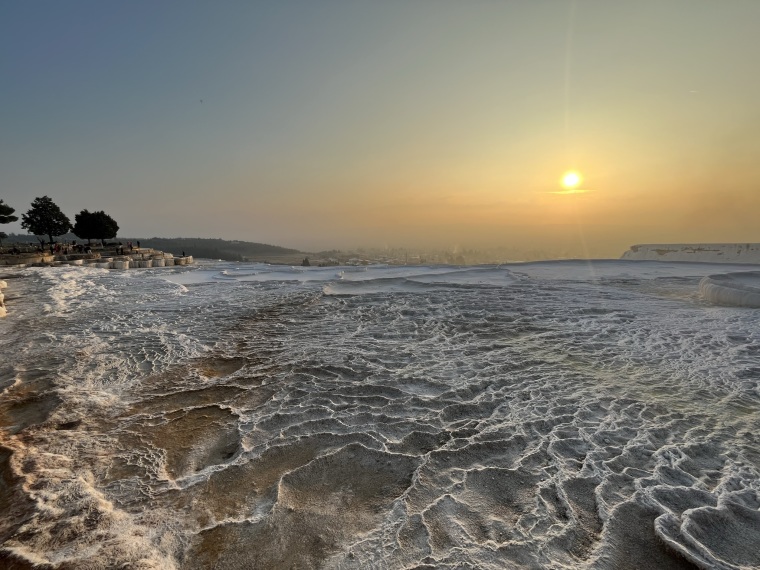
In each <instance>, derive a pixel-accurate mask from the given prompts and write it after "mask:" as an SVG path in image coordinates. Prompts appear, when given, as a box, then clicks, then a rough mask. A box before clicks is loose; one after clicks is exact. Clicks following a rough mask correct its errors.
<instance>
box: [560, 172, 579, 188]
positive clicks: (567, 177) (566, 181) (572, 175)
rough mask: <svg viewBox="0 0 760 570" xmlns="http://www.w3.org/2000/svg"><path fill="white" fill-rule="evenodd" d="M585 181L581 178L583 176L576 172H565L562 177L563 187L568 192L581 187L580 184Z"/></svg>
mask: <svg viewBox="0 0 760 570" xmlns="http://www.w3.org/2000/svg"><path fill="white" fill-rule="evenodd" d="M582 181H583V179H582V178H581V175H580V174H579V173H577V172H575V171H574V170H570V171H568V172H565V174H564V175H563V176H562V187H563V188H565V189H567V190H575V189H576V188H578V186H580V183H581V182H582Z"/></svg>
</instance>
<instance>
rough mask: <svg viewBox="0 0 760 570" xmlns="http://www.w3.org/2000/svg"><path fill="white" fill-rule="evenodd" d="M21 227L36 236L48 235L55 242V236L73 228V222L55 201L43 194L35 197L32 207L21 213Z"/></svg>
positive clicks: (51, 241)
mask: <svg viewBox="0 0 760 570" xmlns="http://www.w3.org/2000/svg"><path fill="white" fill-rule="evenodd" d="M21 227H22V228H24V229H25V230H28V231H29V233H30V234H34V235H36V236H47V237H48V238H50V243H53V236H59V235H61V234H65V233H66V232H68V231H69V230H70V229H71V222H70V221H69V219H68V218H67V217H66V214H64V213H63V212H61V209H60V208H59V207H58V206H56V205H55V203H54V202H53V201H52V200H51V199H50V198H48V197H47V196H43V197H42V198H35V199H34V202H32V207H31V209H30V210H29V211H28V212H27V213H26V214H21Z"/></svg>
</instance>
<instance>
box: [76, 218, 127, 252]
mask: <svg viewBox="0 0 760 570" xmlns="http://www.w3.org/2000/svg"><path fill="white" fill-rule="evenodd" d="M74 222H75V223H74V229H73V230H72V231H73V232H74V234H76V236H77V237H80V238H82V239H86V240H87V243H90V240H93V239H99V240H100V241H101V243H103V245H105V243H104V242H105V240H107V239H112V238H115V237H116V232H118V231H119V224H117V223H116V220H114V219H113V218H112V217H111V216H109V215H108V214H106V213H105V212H104V211H103V210H101V211H100V212H88V211H87V210H82V211H81V212H79V213H78V214H77V215H76V216H74Z"/></svg>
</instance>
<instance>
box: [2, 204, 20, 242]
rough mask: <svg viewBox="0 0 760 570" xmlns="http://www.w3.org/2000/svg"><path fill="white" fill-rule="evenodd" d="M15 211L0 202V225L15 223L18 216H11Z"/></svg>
mask: <svg viewBox="0 0 760 570" xmlns="http://www.w3.org/2000/svg"><path fill="white" fill-rule="evenodd" d="M15 211H16V210H15V208H11V207H10V206H9V205H8V204H6V203H5V202H4V201H3V200H0V224H10V223H11V222H15V221H17V220H18V216H14V215H13V212H15ZM6 237H7V236H6Z"/></svg>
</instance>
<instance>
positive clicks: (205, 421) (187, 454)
mask: <svg viewBox="0 0 760 570" xmlns="http://www.w3.org/2000/svg"><path fill="white" fill-rule="evenodd" d="M237 421H238V417H237V415H235V414H234V413H233V412H231V411H230V410H227V409H224V408H220V407H218V406H206V407H203V408H193V409H190V410H179V411H176V412H172V413H170V414H168V415H166V416H165V417H164V418H163V419H162V420H161V422H160V423H159V424H158V425H154V426H146V427H145V428H144V433H145V434H146V435H147V437H148V439H149V441H150V443H151V444H152V445H153V446H154V447H157V448H161V449H164V450H165V452H166V463H165V470H166V472H167V474H168V475H169V476H170V477H172V478H173V479H176V478H179V477H183V476H185V475H190V474H192V473H196V472H198V471H200V470H202V469H204V468H205V467H208V466H210V465H216V464H218V463H223V462H225V461H228V460H229V459H230V458H231V457H232V456H233V455H235V452H236V451H237V450H238V448H239V446H240V434H239V433H238V429H237Z"/></svg>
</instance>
